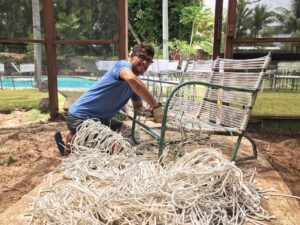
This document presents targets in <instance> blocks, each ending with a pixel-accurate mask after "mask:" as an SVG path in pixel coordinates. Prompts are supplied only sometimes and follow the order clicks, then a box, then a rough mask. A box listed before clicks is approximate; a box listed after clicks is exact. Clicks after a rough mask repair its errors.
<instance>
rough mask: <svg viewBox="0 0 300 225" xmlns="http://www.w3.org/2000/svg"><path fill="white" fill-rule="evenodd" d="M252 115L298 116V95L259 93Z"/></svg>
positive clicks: (299, 112) (299, 104) (299, 105)
mask: <svg viewBox="0 0 300 225" xmlns="http://www.w3.org/2000/svg"><path fill="white" fill-rule="evenodd" d="M252 115H257V116H258V115H260V116H300V93H282V92H281V93H277V92H260V93H259V94H258V96H257V99H256V102H255V105H254V109H253V111H252Z"/></svg>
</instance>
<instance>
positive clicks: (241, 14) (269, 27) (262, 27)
mask: <svg viewBox="0 0 300 225" xmlns="http://www.w3.org/2000/svg"><path fill="white" fill-rule="evenodd" d="M299 7H300V2H299V1H294V0H286V1H282V0H262V1H253V0H238V7H237V31H236V36H237V37H251V38H255V37H256V38H259V37H296V36H298V37H299V36H300V24H299V23H297V20H299V18H300V14H299Z"/></svg>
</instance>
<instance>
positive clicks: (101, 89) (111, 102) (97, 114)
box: [69, 60, 141, 120]
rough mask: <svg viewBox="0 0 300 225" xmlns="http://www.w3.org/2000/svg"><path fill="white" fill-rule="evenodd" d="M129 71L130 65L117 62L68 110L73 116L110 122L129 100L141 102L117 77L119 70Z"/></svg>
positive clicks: (127, 85)
mask: <svg viewBox="0 0 300 225" xmlns="http://www.w3.org/2000/svg"><path fill="white" fill-rule="evenodd" d="M125 68H127V69H131V64H130V63H129V62H127V61H125V60H121V61H118V62H117V63H115V65H114V66H113V67H112V68H111V69H110V70H108V71H107V72H106V73H105V74H104V75H103V77H102V78H101V79H100V80H98V81H97V82H96V83H95V84H94V85H93V86H92V87H91V88H90V89H89V90H88V91H87V92H85V93H84V94H83V95H82V96H81V97H80V98H79V99H78V100H77V101H76V102H75V103H74V104H73V105H72V106H71V108H70V109H69V113H70V114H72V115H73V116H76V117H79V118H82V119H90V118H99V119H101V120H110V119H111V118H112V117H113V116H114V115H116V114H117V113H118V112H119V111H120V110H121V109H122V108H123V107H124V106H125V104H126V103H127V102H128V100H129V99H130V98H131V99H132V100H134V101H141V98H140V97H139V96H138V95H136V94H135V93H134V92H133V90H132V89H131V87H130V86H129V84H128V83H127V82H126V81H125V80H123V79H121V78H120V77H119V74H120V70H121V69H125Z"/></svg>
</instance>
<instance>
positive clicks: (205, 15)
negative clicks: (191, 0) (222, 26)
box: [180, 3, 214, 54]
mask: <svg viewBox="0 0 300 225" xmlns="http://www.w3.org/2000/svg"><path fill="white" fill-rule="evenodd" d="M180 22H181V23H182V24H191V25H192V29H191V38H190V46H192V45H198V46H200V47H201V48H202V50H203V51H205V52H207V53H209V54H212V49H211V48H210V45H209V43H211V45H212V40H213V29H214V16H213V14H212V12H211V11H210V9H207V8H205V7H204V5H203V4H202V3H200V4H198V5H191V6H186V7H184V8H183V9H182V10H181V15H180ZM202 42H203V43H202Z"/></svg>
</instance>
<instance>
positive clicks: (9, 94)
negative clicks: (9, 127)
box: [0, 89, 48, 109]
mask: <svg viewBox="0 0 300 225" xmlns="http://www.w3.org/2000/svg"><path fill="white" fill-rule="evenodd" d="M47 97H48V93H47V92H39V91H38V90H37V89H22V90H21V89H20V90H0V109H3V108H12V109H15V108H17V107H21V106H30V107H32V108H33V109H37V108H38V104H39V101H40V99H41V98H47Z"/></svg>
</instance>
